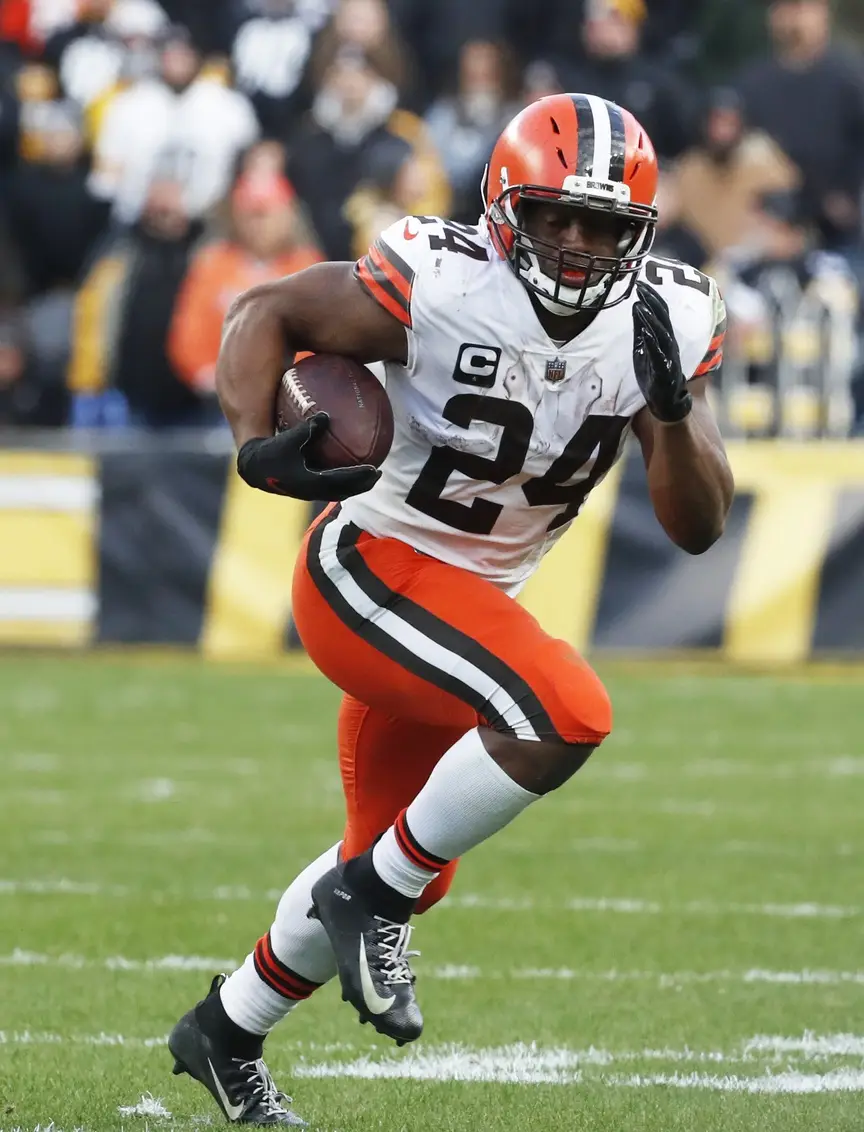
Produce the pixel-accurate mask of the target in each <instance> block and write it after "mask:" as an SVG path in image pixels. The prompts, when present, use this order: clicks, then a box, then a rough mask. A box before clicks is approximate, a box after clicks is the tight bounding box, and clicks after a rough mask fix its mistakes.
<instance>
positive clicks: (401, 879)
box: [372, 814, 438, 900]
mask: <svg viewBox="0 0 864 1132" xmlns="http://www.w3.org/2000/svg"><path fill="white" fill-rule="evenodd" d="M401 817H402V815H401V814H400V818H401ZM397 820H399V819H397ZM372 867H373V868H374V869H375V872H376V873H377V874H378V876H379V877H381V879H382V880H383V881H384V882H385V883H386V884H389V885H390V887H391V888H395V889H396V891H397V892H401V893H402V895H403V896H410V897H412V898H414V899H415V900H416V899H417V897H418V896H420V895H422V893H423V889H424V888H425V887H426V885H427V884H428V883H429V882H430V881H431V880H434V879H435V877H436V876H438V870H436V871H435V872H432V871H430V870H429V869H424V868H421V867H420V865H415V864H414V862H413V861H411V860H409V859H408V857H406V856H405V854H404V853H403V852H402V850H401V849H400V848H399V842H398V841H397V840H396V830H395V829H394V827H393V826H392V825H391V826H390V828H389V829H388V830H387V832H386V833H385V834H384V836H383V837H381V838H380V840H378V841H376V842H375V848H374V849H373V850H372Z"/></svg>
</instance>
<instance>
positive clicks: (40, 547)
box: [0, 452, 99, 645]
mask: <svg viewBox="0 0 864 1132" xmlns="http://www.w3.org/2000/svg"><path fill="white" fill-rule="evenodd" d="M98 499H99V483H98V478H97V469H96V465H95V463H94V461H93V460H92V459H90V458H89V457H87V456H81V455H77V454H67V453H62V454H59V453H58V454H54V453H51V454H45V453H35V452H34V453H29V452H28V453H23V452H0V644H21V643H25V644H35V645H82V644H86V643H87V642H88V641H89V640H90V637H91V633H92V628H93V621H94V616H95V610H96V569H97V549H96V547H97V544H96V526H97V514H98Z"/></svg>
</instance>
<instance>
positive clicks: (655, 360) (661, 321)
mask: <svg viewBox="0 0 864 1132" xmlns="http://www.w3.org/2000/svg"><path fill="white" fill-rule="evenodd" d="M636 291H637V292H638V295H639V299H638V301H637V302H636V303H635V304H634V305H633V368H634V369H635V371H636V380H637V381H638V382H639V388H640V389H641V390H642V394H643V396H644V397H645V400H646V401H647V403H648V408H649V409H650V410H651V413H652V414H653V415H654V416H655V417H656V418H657V420H658V421H665V422H666V423H667V424H672V423H674V422H675V421H683V420H684V418H685V417H686V416H687V414H688V413H689V412H690V410H691V409H692V408H693V398H692V396H691V394H690V390H689V389H688V388H687V381H686V379H685V377H684V372H683V370H682V369H681V353H680V351H679V349H678V343H677V342H676V340H675V332H674V331H673V329H672V320H671V318H670V317H669V308H668V307H667V306H666V303H665V302H664V301H663V299H661V298H660V296H659V295H658V294H657V292H656V291H655V290H654V288H653V287H649V286H648V284H647V283H642V282H639V283H637V284H636Z"/></svg>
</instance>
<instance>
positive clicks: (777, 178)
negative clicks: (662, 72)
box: [661, 89, 800, 256]
mask: <svg viewBox="0 0 864 1132" xmlns="http://www.w3.org/2000/svg"><path fill="white" fill-rule="evenodd" d="M674 175H675V180H676V182H677V191H676V199H677V201H678V206H679V215H680V219H681V220H682V222H683V223H685V224H686V225H687V226H688V227H689V228H690V229H691V230H692V231H693V232H694V233H695V234H696V235H697V236H698V237H699V239H700V240H701V241H702V243H703V244H704V245H705V247H706V249H707V251H708V253H709V255H712V256H713V255H716V254H717V253H719V252H721V251H723V250H724V249H726V248H729V247H733V246H735V245H739V244H742V243H743V242H744V241H745V240H746V239H747V238H748V236H749V235H750V233H751V232H752V230H753V227H754V225H755V223H756V211H757V207H758V203H759V199H760V198H761V197H762V196H763V195H764V194H765V193H768V192H779V191H782V190H789V189H793V188H795V187H796V186H797V185H798V184H799V182H800V174H799V172H798V170H797V169H796V168H795V166H794V165H793V164H792V162H791V161H790V160H789V158H788V157H787V156H786V154H785V153H784V152H783V151H782V149H780V147H779V146H778V145H777V143H776V142H775V141H774V140H773V139H772V138H770V137H769V136H768V135H767V134H765V133H762V132H761V131H759V130H748V129H747V127H746V125H745V122H744V118H743V115H742V106H741V100H740V97H739V96H738V95H737V94H736V93H735V92H734V91H733V90H729V89H720V90H716V91H714V93H713V94H712V96H711V98H710V104H709V108H708V112H707V114H706V116H705V120H704V124H703V131H702V140H701V142H700V143H699V144H698V145H697V146H695V147H694V148H693V149H691V150H688V151H687V152H686V153H685V154H684V155H683V156H682V157H681V159H680V160H679V162H678V163H677V165H676V167H675V174H674ZM661 217H662V212H661Z"/></svg>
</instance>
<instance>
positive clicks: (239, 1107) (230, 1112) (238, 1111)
mask: <svg viewBox="0 0 864 1132" xmlns="http://www.w3.org/2000/svg"><path fill="white" fill-rule="evenodd" d="M207 1064H208V1065H209V1066H210V1075H211V1076H212V1078H213V1084H214V1085H215V1086H216V1092H217V1093H218V1094H219V1100H220V1101H221V1102H222V1107H223V1108H224V1109H225V1115H226V1116H227V1117H228V1119H229V1120H232V1121H233V1120H239V1119H240V1117H241V1116H242V1115H243V1113H244V1111H245V1109H246V1105H245V1104H231V1102H230V1101H229V1100H228V1094H227V1093H226V1092H225V1090H224V1089H223V1088H222V1082H221V1081H220V1080H219V1078H218V1077H217V1076H216V1070H215V1069H214V1068H213V1062H212V1061H211V1060H210V1058H209V1057H208V1058H207Z"/></svg>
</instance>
